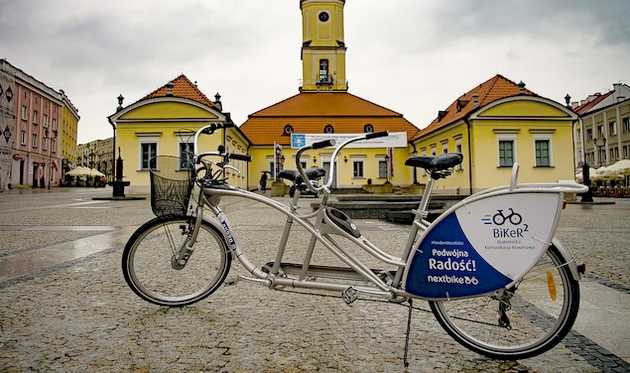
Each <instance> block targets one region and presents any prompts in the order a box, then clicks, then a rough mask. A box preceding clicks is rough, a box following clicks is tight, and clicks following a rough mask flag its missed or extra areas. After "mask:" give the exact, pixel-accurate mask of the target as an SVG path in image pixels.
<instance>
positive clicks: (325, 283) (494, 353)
mask: <svg viewBox="0 0 630 373" xmlns="http://www.w3.org/2000/svg"><path fill="white" fill-rule="evenodd" d="M223 126H224V125H222V124H218V125H217V124H211V125H208V126H205V127H203V128H201V129H199V130H198V131H196V133H195V134H194V148H193V149H194V154H192V155H190V157H189V158H186V159H180V158H177V157H168V156H157V157H155V158H154V159H153V160H152V161H151V206H152V209H153V212H154V213H155V215H156V217H155V218H154V219H152V220H150V221H148V222H146V223H145V224H143V225H142V226H141V227H139V228H138V229H137V230H136V231H135V232H134V233H133V235H132V236H131V238H130V239H129V241H128V242H127V244H126V246H125V249H124V251H123V257H122V269H123V274H124V277H125V280H126V282H127V284H128V285H129V286H130V288H131V289H132V290H133V291H134V292H135V293H136V294H137V295H138V296H140V297H141V298H142V299H144V300H146V301H148V302H151V303H154V304H157V305H161V306H168V307H181V306H185V305H189V304H192V303H195V302H198V301H200V300H202V299H204V298H206V297H207V296H209V295H210V294H212V293H213V292H214V291H216V290H217V289H219V288H220V287H221V286H223V285H224V284H225V283H226V282H229V281H226V278H227V276H228V273H229V271H230V267H231V264H232V262H233V261H234V260H236V261H238V262H239V263H240V264H241V265H242V266H243V267H244V268H245V269H246V272H247V274H246V275H239V276H238V280H242V281H248V282H251V283H255V284H259V285H263V286H265V287H268V288H270V289H273V290H287V289H313V290H316V291H321V292H324V293H327V294H337V296H339V295H341V296H342V298H343V299H344V301H345V302H346V303H348V304H350V303H352V302H354V301H356V300H357V299H373V298H377V299H380V300H384V301H388V302H392V303H396V304H401V305H404V306H407V307H408V308H409V311H408V312H409V314H408V323H407V334H406V343H405V350H404V351H405V353H404V362H405V365H407V352H408V343H409V331H410V320H411V314H412V309H413V306H412V302H413V300H416V299H420V300H426V301H428V303H429V306H430V309H431V312H432V313H433V315H434V316H435V318H436V319H437V321H438V322H439V324H440V325H441V326H442V328H443V329H444V330H445V331H446V332H447V333H448V334H449V335H450V336H451V337H452V338H454V339H455V340H456V341H457V342H459V343H460V344H462V345H463V346H465V347H466V348H468V349H470V350H472V351H475V352H477V353H479V354H481V355H484V356H487V357H490V358H495V359H510V360H512V359H513V360H516V359H524V358H528V357H532V356H536V355H538V354H541V353H544V352H545V351H548V350H549V349H551V348H552V347H554V346H555V345H556V344H558V343H559V342H560V341H561V340H562V339H563V338H564V337H565V336H566V335H567V333H568V332H569V331H570V329H571V327H572V326H573V323H574V321H575V319H576V317H577V313H578V308H579V298H580V291H579V283H578V281H579V280H580V277H581V274H583V272H584V265H583V264H582V265H579V264H578V263H577V262H576V259H575V258H574V257H573V256H572V255H571V253H570V252H569V250H568V249H567V248H566V247H565V246H564V245H563V244H562V243H561V242H560V241H559V240H558V239H557V238H556V237H555V231H556V227H557V224H558V220H559V216H560V213H561V211H562V208H563V206H564V194H565V193H583V192H585V191H586V190H585V189H586V187H584V186H582V185H579V184H577V183H574V182H558V183H526V184H519V183H518V164H515V165H514V166H513V168H512V176H511V180H510V183H509V184H508V185H505V186H500V187H495V188H490V189H487V190H483V191H481V192H478V193H475V194H472V195H470V196H468V197H466V198H464V199H463V200H461V201H459V202H457V203H456V204H454V205H453V206H451V207H449V208H448V209H446V210H445V211H444V212H443V213H442V214H441V215H440V216H439V217H437V218H436V219H434V220H433V221H428V220H427V216H428V213H429V210H428V206H429V201H430V198H431V193H432V190H433V188H434V185H435V183H436V182H438V181H439V180H440V179H443V178H446V177H448V176H449V175H450V174H451V173H452V170H453V168H454V167H456V166H457V165H459V164H460V163H461V162H462V160H463V156H462V154H461V153H446V154H440V155H437V156H412V157H410V158H408V159H407V160H406V161H405V165H408V166H410V167H420V168H423V169H424V170H425V171H426V172H427V173H428V175H430V178H429V181H428V182H427V184H426V187H425V190H424V192H423V196H422V199H421V201H420V202H419V206H418V208H417V209H416V210H413V213H414V216H415V218H414V220H413V223H412V225H411V226H410V228H409V236H408V237H407V238H406V241H405V244H404V246H403V247H400V249H399V251H398V252H397V253H391V252H389V251H391V250H388V251H386V250H383V249H381V248H379V247H377V246H376V245H375V244H373V243H372V242H370V241H369V240H368V239H367V238H366V237H364V235H363V234H362V233H361V231H360V229H359V228H358V227H357V225H356V224H355V222H354V221H353V220H352V219H351V218H350V217H348V216H347V215H346V214H345V213H344V212H343V211H340V210H338V209H336V208H333V207H331V206H329V199H330V196H331V191H332V185H333V178H334V172H330V173H328V175H327V178H325V180H323V181H322V182H316V180H319V179H320V178H322V177H325V175H326V174H327V172H325V170H324V169H323V168H308V169H305V168H304V167H303V166H302V164H301V163H300V162H299V160H300V157H301V156H302V154H304V153H305V152H308V151H309V150H317V149H323V148H328V147H332V148H334V150H333V151H332V155H331V161H330V162H331V167H330V169H331V170H333V169H335V165H336V162H337V157H338V155H339V152H340V151H341V150H342V149H343V148H344V147H346V146H348V145H349V144H351V143H355V142H359V141H370V140H372V139H376V138H380V137H384V136H388V134H387V132H379V133H368V134H363V135H360V136H356V137H352V138H350V139H348V140H346V141H344V142H342V143H340V144H338V145H337V144H335V142H334V140H327V141H322V142H317V143H313V144H311V145H307V146H304V147H302V148H300V149H299V150H298V151H297V154H296V156H295V159H296V170H283V171H281V172H280V175H279V176H280V177H282V178H283V179H285V180H288V181H289V182H291V183H292V186H293V190H294V193H293V196H292V197H291V199H290V200H289V202H288V203H286V202H282V201H281V200H280V199H274V198H270V197H267V196H266V195H262V194H259V193H255V192H252V191H248V190H244V189H241V188H238V187H235V186H233V185H231V184H230V183H229V182H228V178H227V177H226V171H230V172H232V173H237V172H239V171H238V169H237V168H236V167H234V166H233V165H232V164H233V163H235V164H238V163H239V162H232V161H241V162H248V161H251V157H250V156H247V155H243V154H233V153H229V152H226V151H225V148H223V147H221V146H220V147H219V149H218V151H212V152H199V148H198V143H199V137H200V136H202V135H212V134H213V133H214V132H215V131H216V130H217V129H220V128H222V127H223ZM304 193H309V194H316V195H317V196H319V204H318V205H317V207H314V208H312V209H310V210H309V211H302V210H301V209H300V206H299V198H300V195H302V194H304ZM228 196H229V197H235V198H239V199H246V200H250V201H253V202H255V203H262V204H264V205H265V207H268V208H271V209H273V210H275V211H277V212H279V213H280V214H281V215H283V216H286V222H285V223H284V229H283V231H282V232H279V233H278V235H279V236H280V238H279V242H278V245H277V250H276V251H275V253H272V254H271V257H270V258H269V260H266V261H264V262H262V263H253V262H252V261H250V259H248V257H247V255H246V252H247V248H246V247H242V245H241V244H240V243H239V242H240V240H239V237H237V235H236V234H235V230H234V229H233V226H232V224H231V222H230V220H229V218H228V215H229V214H228V213H226V212H225V211H223V210H222V208H221V207H219V205H220V202H221V199H222V197H228ZM260 218H264V217H260ZM297 227H300V229H301V230H302V231H303V232H306V234H307V236H308V239H306V240H305V242H304V243H303V246H304V253H303V259H301V261H299V262H297V263H291V262H286V261H284V257H285V251H286V248H287V245H288V243H289V242H290V241H291V240H292V239H294V238H293V236H292V235H291V232H292V231H293V230H295V229H296V228H297ZM348 243H349V244H350V245H351V246H352V247H354V248H359V249H360V250H361V251H362V252H364V253H367V254H366V255H367V256H369V257H370V258H371V259H373V260H374V261H377V262H378V263H381V266H382V267H381V268H373V267H372V266H370V265H368V264H366V263H365V262H364V261H362V260H360V259H359V258H358V257H357V255H354V254H353V252H352V251H351V250H349V249H348ZM316 248H317V250H327V251H329V252H330V253H332V255H334V257H335V258H338V260H339V261H340V262H341V263H342V264H343V265H339V266H327V265H320V264H317V263H314V262H313V257H314V252H315V250H316ZM331 292H332V293H331Z"/></svg>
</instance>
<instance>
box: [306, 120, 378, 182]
mask: <svg viewBox="0 0 630 373" xmlns="http://www.w3.org/2000/svg"><path fill="white" fill-rule="evenodd" d="M387 136H389V132H388V131H381V132H375V133H368V134H365V135H362V136H356V137H353V138H350V139H348V140H346V141H345V142H343V143H341V145H338V146H337V147H336V148H335V151H334V152H333V154H332V156H331V157H330V159H331V162H330V164H331V167H330V170H329V174H328V179H327V180H326V183H323V184H322V185H321V186H319V187H316V186H314V185H313V183H312V182H311V180H310V179H309V178H308V177H307V176H306V172H304V168H303V167H302V164H301V162H300V156H301V155H302V153H303V152H305V151H306V150H309V149H321V148H325V147H329V146H335V145H336V141H335V140H333V139H329V140H324V141H320V142H316V143H313V144H312V145H310V146H304V147H301V148H300V149H298V151H297V154H296V155H295V165H296V167H297V170H298V173H299V174H300V176H301V177H302V180H303V181H304V183H305V184H306V186H307V187H308V189H310V190H311V192H313V193H319V192H320V191H322V190H328V191H329V190H330V188H331V187H332V183H333V179H334V175H333V174H332V172H333V170H334V169H335V168H336V167H335V165H336V164H337V155H338V154H339V152H340V151H341V149H343V148H344V147H346V146H347V145H348V144H351V143H353V142H357V141H361V140H372V139H377V138H380V137H387Z"/></svg>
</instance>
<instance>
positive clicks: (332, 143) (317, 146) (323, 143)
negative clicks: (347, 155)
mask: <svg viewBox="0 0 630 373" xmlns="http://www.w3.org/2000/svg"><path fill="white" fill-rule="evenodd" d="M335 143H336V141H335V140H333V139H328V140H324V141H320V142H316V143H313V145H311V148H312V149H321V148H327V147H329V146H335Z"/></svg>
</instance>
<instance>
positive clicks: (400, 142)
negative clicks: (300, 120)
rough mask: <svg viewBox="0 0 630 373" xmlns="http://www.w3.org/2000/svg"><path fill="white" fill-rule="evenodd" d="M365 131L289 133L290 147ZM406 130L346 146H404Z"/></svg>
mask: <svg viewBox="0 0 630 373" xmlns="http://www.w3.org/2000/svg"><path fill="white" fill-rule="evenodd" d="M362 135H365V133H354V134H353V133H343V134H336V133H293V134H291V148H292V149H298V148H301V147H303V146H309V145H312V144H313V143H316V142H320V141H326V140H330V139H333V140H335V142H336V143H337V144H341V143H342V142H344V141H347V140H350V139H351V138H353V137H357V136H362ZM406 147H407V132H390V133H389V136H387V137H379V138H376V139H372V140H365V141H358V142H355V143H352V144H350V145H348V148H406Z"/></svg>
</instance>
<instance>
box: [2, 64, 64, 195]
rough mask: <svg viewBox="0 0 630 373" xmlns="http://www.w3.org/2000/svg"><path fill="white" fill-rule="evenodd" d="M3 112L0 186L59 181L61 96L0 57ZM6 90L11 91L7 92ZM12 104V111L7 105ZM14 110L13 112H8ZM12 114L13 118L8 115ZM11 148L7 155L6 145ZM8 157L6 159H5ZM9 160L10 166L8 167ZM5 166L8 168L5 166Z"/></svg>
mask: <svg viewBox="0 0 630 373" xmlns="http://www.w3.org/2000/svg"><path fill="white" fill-rule="evenodd" d="M0 67H1V73H2V75H3V77H2V80H1V81H2V82H3V83H4V85H6V87H2V90H3V92H4V94H3V95H2V96H0V101H1V102H2V106H3V108H6V109H3V115H2V123H0V126H2V131H3V136H2V139H0V143H1V144H2V146H3V148H2V153H1V154H0V156H1V157H2V160H0V164H2V170H0V172H1V173H2V174H3V175H2V176H1V177H0V180H1V181H2V184H3V185H1V186H0V188H5V187H10V188H17V187H20V186H31V187H46V186H48V187H50V186H51V185H53V186H57V185H59V175H60V172H59V170H60V168H61V152H60V150H59V146H58V143H59V138H60V128H59V126H60V123H61V115H62V105H63V101H62V96H61V94H60V93H59V92H57V91H55V90H54V89H52V88H50V87H48V86H47V85H45V84H44V83H42V82H40V81H38V80H37V79H35V78H34V77H32V76H30V75H28V74H26V73H25V72H24V71H22V70H20V69H18V68H16V67H15V66H13V65H11V64H10V63H9V62H8V61H6V60H5V59H0ZM7 92H11V94H10V96H7ZM11 104H13V105H12V108H13V111H12V113H10V114H9V115H6V114H4V112H5V111H10V108H8V106H10V105H11ZM11 114H13V115H11ZM11 116H12V117H13V118H11ZM9 148H10V149H11V154H10V155H8V154H7V153H8V151H7V149H9ZM7 158H9V159H7ZM9 163H10V167H7V166H8V165H9ZM7 168H8V170H7Z"/></svg>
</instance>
